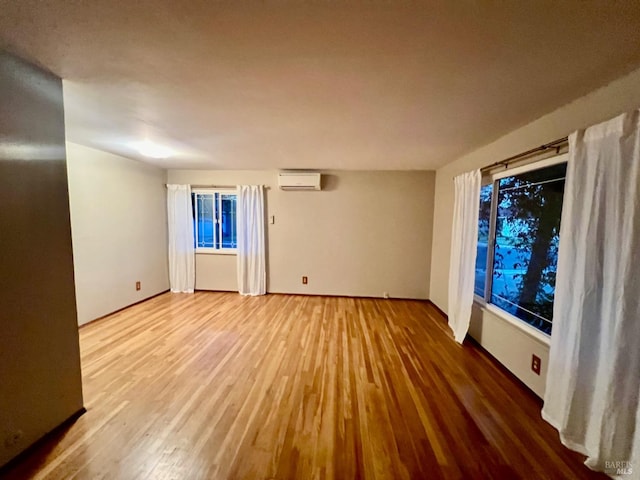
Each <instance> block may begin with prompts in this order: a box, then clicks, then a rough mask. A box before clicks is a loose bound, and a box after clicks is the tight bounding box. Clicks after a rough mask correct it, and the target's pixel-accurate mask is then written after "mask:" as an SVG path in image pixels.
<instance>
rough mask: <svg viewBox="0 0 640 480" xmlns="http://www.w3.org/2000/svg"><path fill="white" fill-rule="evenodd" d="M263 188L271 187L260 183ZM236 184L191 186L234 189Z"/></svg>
mask: <svg viewBox="0 0 640 480" xmlns="http://www.w3.org/2000/svg"><path fill="white" fill-rule="evenodd" d="M164 186H165V187H167V186H169V184H168V183H165V184H164ZM262 186H263V187H264V188H265V190H269V189H270V188H271V187H270V186H269V185H262ZM236 187H237V185H191V188H220V189H227V190H234V189H235V188H236Z"/></svg>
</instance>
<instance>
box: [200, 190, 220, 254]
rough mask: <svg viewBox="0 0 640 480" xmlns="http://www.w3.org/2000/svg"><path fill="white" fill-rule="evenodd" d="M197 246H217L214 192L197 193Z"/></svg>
mask: <svg viewBox="0 0 640 480" xmlns="http://www.w3.org/2000/svg"><path fill="white" fill-rule="evenodd" d="M196 212H197V218H196V229H197V235H196V247H197V248H213V247H214V246H215V236H216V233H215V228H214V226H215V222H214V218H215V217H214V196H213V194H205V193H197V194H196Z"/></svg>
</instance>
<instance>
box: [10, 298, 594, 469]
mask: <svg viewBox="0 0 640 480" xmlns="http://www.w3.org/2000/svg"><path fill="white" fill-rule="evenodd" d="M80 345H81V349H82V370H83V380H84V395H85V405H86V408H87V413H86V414H85V415H84V416H82V417H81V418H80V419H79V420H77V422H76V423H75V424H73V425H72V426H71V427H69V428H68V429H67V430H66V431H64V432H61V433H59V434H58V435H56V437H55V438H52V439H50V440H48V441H46V442H44V443H43V444H41V445H39V446H38V447H37V448H35V449H34V450H32V451H31V452H30V453H29V454H28V455H27V456H26V457H25V458H23V459H22V460H21V461H20V462H19V463H17V464H16V465H14V466H13V467H12V468H11V469H10V470H9V471H6V472H5V474H6V476H7V478H10V479H17V478H31V477H33V478H38V479H45V478H46V479H70V478H81V479H85V478H90V479H96V478H109V479H137V478H149V479H199V478H202V479H205V478H206V479H218V478H220V479H226V478H234V479H235V478H247V479H254V478H256V479H274V478H277V479H286V478H299V479H311V478H328V479H331V478H336V479H351V478H390V479H391V478H393V479H395V478H398V479H402V478H430V479H431V478H446V479H458V478H460V479H462V478H464V479H470V478H482V479H485V478H487V479H490V478H496V479H501V480H503V479H510V478H526V479H529V478H531V479H547V478H559V479H560V478H567V479H581V478H604V477H601V476H598V475H596V474H594V473H592V472H590V471H589V470H588V469H587V468H586V467H584V466H583V465H582V463H581V462H582V460H581V458H580V457H579V456H578V455H576V454H573V453H572V452H570V451H569V450H567V449H565V448H564V447H563V446H562V445H561V444H560V442H559V440H558V436H557V433H556V432H555V430H554V429H553V428H551V427H550V426H549V425H547V424H546V423H545V422H544V421H543V420H542V419H541V418H540V402H539V401H538V400H537V399H536V398H535V396H534V395H533V394H532V393H531V392H529V391H528V390H526V389H525V388H524V387H523V386H522V385H520V384H519V383H517V382H516V381H515V380H514V379H513V378H512V377H510V376H508V375H506V374H505V372H504V371H503V370H502V369H501V368H499V367H498V366H496V364H495V363H494V361H492V360H491V359H490V358H489V357H488V356H487V354H486V353H484V352H483V351H481V350H480V349H478V348H477V347H476V346H474V345H473V344H466V345H465V346H464V347H460V346H458V345H457V344H455V343H454V342H453V340H452V339H451V335H450V333H449V330H448V328H447V326H446V324H445V323H444V319H443V318H442V317H441V315H440V314H439V313H438V312H437V311H436V310H435V308H434V307H433V306H431V305H429V304H428V303H426V302H420V301H402V300H375V299H353V298H334V297H330V298H329V297H305V296H289V295H267V296H264V297H242V296H240V295H237V294H234V293H208V292H207V293H205V292H198V293H196V294H195V295H179V294H178V295H175V294H169V293H167V294H164V295H161V296H159V297H155V298H153V299H151V300H149V301H147V302H144V303H141V304H138V305H136V306H133V307H131V308H129V309H126V310H123V311H120V312H118V313H116V314H114V315H112V316H110V317H108V318H105V319H104V320H101V321H98V322H95V323H92V324H90V325H87V326H86V327H84V328H82V329H81V330H80Z"/></svg>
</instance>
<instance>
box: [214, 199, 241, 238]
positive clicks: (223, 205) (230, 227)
mask: <svg viewBox="0 0 640 480" xmlns="http://www.w3.org/2000/svg"><path fill="white" fill-rule="evenodd" d="M220 197H221V198H220V214H219V219H220V232H221V238H222V242H221V247H222V248H236V247H237V246H238V242H237V235H236V195H235V194H221V195H220Z"/></svg>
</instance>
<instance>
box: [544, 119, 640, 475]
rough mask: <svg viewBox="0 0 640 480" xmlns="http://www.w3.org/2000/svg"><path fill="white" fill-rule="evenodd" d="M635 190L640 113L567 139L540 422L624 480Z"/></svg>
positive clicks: (635, 280)
mask: <svg viewBox="0 0 640 480" xmlns="http://www.w3.org/2000/svg"><path fill="white" fill-rule="evenodd" d="M639 189H640V111H635V112H633V113H629V114H624V115H621V116H619V117H616V118H614V119H613V120H610V121H608V122H605V123H602V124H599V125H596V126H593V127H590V128H588V129H586V130H584V131H578V132H575V133H573V134H572V135H571V136H570V137H569V164H568V169H567V178H566V185H565V193H564V203H563V210H562V220H561V227H560V246H559V253H558V269H557V278H556V291H555V292H556V293H555V303H554V308H553V333H552V335H551V351H550V357H549V368H548V374H547V386H546V392H545V398H544V400H545V402H544V409H543V411H542V416H543V417H544V419H545V420H547V421H548V422H549V423H551V424H552V425H553V426H554V427H556V428H557V429H558V430H559V432H560V438H561V439H562V442H563V443H564V444H565V445H567V446H568V447H569V448H571V449H573V450H577V451H579V452H581V453H583V454H584V455H586V456H587V457H588V458H587V461H586V464H587V466H589V467H590V468H592V469H594V470H600V471H604V472H606V473H607V474H609V475H611V476H612V477H616V475H619V478H626V479H632V478H635V479H640V455H639V453H640V409H638V397H639V395H640V193H639ZM616 462H618V463H616ZM625 462H630V463H625ZM629 469H631V471H632V473H631V474H629ZM625 473H626V474H625Z"/></svg>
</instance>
